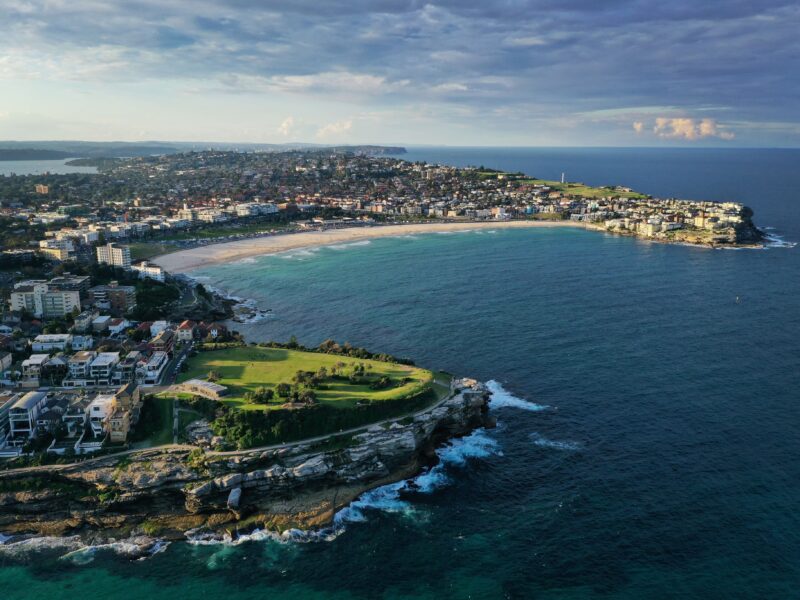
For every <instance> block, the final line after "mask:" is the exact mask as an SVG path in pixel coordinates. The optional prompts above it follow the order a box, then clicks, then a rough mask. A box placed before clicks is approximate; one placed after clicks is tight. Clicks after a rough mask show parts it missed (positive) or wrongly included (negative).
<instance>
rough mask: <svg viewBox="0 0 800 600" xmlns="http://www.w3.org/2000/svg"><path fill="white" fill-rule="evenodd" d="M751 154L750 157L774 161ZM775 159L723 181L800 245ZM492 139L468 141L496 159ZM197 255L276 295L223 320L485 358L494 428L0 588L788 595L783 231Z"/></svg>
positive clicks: (262, 331)
mask: <svg viewBox="0 0 800 600" xmlns="http://www.w3.org/2000/svg"><path fill="white" fill-rule="evenodd" d="M464 152H469V151H464ZM668 154H669V153H668ZM751 154H752V156H751V159H750V160H749V161H748V162H747V164H751V165H755V166H754V167H753V168H757V167H758V165H759V164H767V163H769V164H772V163H771V162H770V161H767V160H766V159H765V158H764V157H763V155H762V154H760V153H759V152H752V151H751ZM784 156H785V160H784V162H783V163H781V164H782V165H783V166H782V167H781V168H782V169H783V170H782V171H781V168H779V167H776V166H774V165H772V166H771V167H770V168H771V169H772V170H773V171H774V172H777V173H782V174H780V175H775V174H774V173H773V174H772V175H771V176H770V177H764V178H763V179H761V180H760V184H759V186H758V187H752V186H751V187H746V186H740V187H739V189H738V191H737V196H736V198H735V199H739V200H742V201H745V202H746V203H748V204H750V205H752V206H754V208H755V209H756V216H757V221H758V223H759V224H761V225H768V226H774V227H776V228H777V229H775V230H773V231H774V232H775V233H778V234H780V235H783V236H784V238H785V239H786V240H788V241H798V240H800V219H798V218H797V215H798V198H797V196H796V192H794V191H791V190H797V189H800V185H798V184H800V175H797V174H795V171H794V170H793V164H796V163H797V158H798V157H800V153H795V154H791V153H788V154H786V155H784ZM731 157H733V158H731ZM460 158H461V156H460V155H458V154H457V153H456V155H454V156H453V162H455V160H458V159H460ZM646 158H647V159H648V160H652V157H646ZM491 159H492V156H489V157H488V158H484V159H483V160H481V161H480V162H482V163H484V164H487V165H493V166H494V165H497V166H501V167H506V168H514V167H513V166H506V165H505V164H502V161H503V160H504V159H503V156H502V155H497V156H495V159H496V161H497V162H493V161H492V160H491ZM578 159H580V160H584V159H585V160H587V161H589V159H586V158H585V157H583V155H581V156H579V157H578ZM578 159H575V160H578ZM733 159H735V160H733ZM529 160H530V162H531V165H532V166H533V167H535V166H536V164H538V163H537V160H538V158H537V155H535V154H533V155H531V156H530V157H529ZM609 160H610V159H609ZM674 160H678V159H674V158H670V156H669V155H668V156H665V157H664V160H663V161H661V162H660V163H658V165H660V166H659V167H658V172H657V173H655V172H654V174H653V180H654V181H658V182H660V183H659V185H663V186H668V185H669V177H668V175H666V174H664V172H662V170H661V169H666V170H667V171H669V172H670V173H672V176H673V177H674V178H675V181H676V183H675V189H678V188H681V187H683V186H686V185H687V182H686V178H687V177H688V176H689V175H688V173H689V172H691V169H689V168H688V167H687V168H686V169H682V168H680V167H679V166H676V164H675V163H674V162H670V161H674ZM679 160H683V159H682V158H681V159H679ZM770 160H776V159H774V157H773V158H772V159H770ZM782 160H783V159H782ZM759 161H761V162H759ZM589 162H591V161H589ZM611 162H612V163H613V164H617V163H616V162H615V161H611ZM636 164H638V163H635V160H634V159H633V158H631V159H629V160H628V161H627V163H626V164H625V165H622V164H617V166H616V169H617V170H616V172H614V171H613V169H612V168H611V167H607V168H608V169H609V172H611V175H617V176H619V174H620V173H622V172H623V171H625V170H628V171H630V170H632V169H633V167H632V165H633V166H635V165H636ZM667 167H669V168H668V169H667ZM647 168H649V167H648V166H647V164H646V163H642V164H641V165H640V166H639V169H640V170H639V171H637V174H638V176H640V177H644V175H643V174H642V172H643V171H646V169H647ZM742 168H743V167H741V155H739V154H736V155H727V157H726V156H722V157H720V156H718V155H716V154H712V155H710V156H709V158H708V160H707V161H706V163H705V165H704V173H703V176H702V180H701V179H699V178H698V179H697V185H698V187H699V188H704V189H705V188H706V187H711V186H712V183H713V181H714V180H715V179H717V180H719V181H721V182H722V181H726V180H727V178H729V177H734V178H739V177H745V176H746V175H747V174H746V173H745V174H742V173H741V172H740V171H741V169H742ZM687 169H688V170H687ZM525 170H527V171H529V172H536V170H535V169H534V168H528V169H525ZM541 176H543V177H548V176H551V174H549V173H547V174H545V173H542V174H541ZM751 179H752V177H751ZM587 180H588V177H587ZM639 187H641V186H639ZM785 190H790V193H786V191H785ZM659 193H665V192H659ZM793 194H794V195H793ZM676 195H678V192H676ZM681 195H683V194H681ZM196 275H197V276H198V277H199V278H201V279H202V280H204V281H207V282H208V283H210V284H212V285H215V286H217V287H220V288H223V289H225V290H228V291H230V292H231V293H233V294H236V295H239V296H242V297H245V298H252V299H254V300H256V301H257V302H258V304H259V306H260V307H261V308H270V309H272V310H273V316H272V317H271V318H269V319H266V320H263V321H260V322H257V323H253V324H249V325H237V328H239V329H240V330H241V331H242V332H243V333H245V334H246V335H247V336H248V337H249V338H251V339H254V340H255V339H258V340H262V339H270V338H274V339H286V338H288V336H289V335H292V334H294V335H297V336H298V338H299V339H300V341H301V342H305V343H309V344H312V343H316V342H319V341H321V340H322V339H324V338H326V337H333V338H336V339H337V340H340V341H345V340H347V341H350V342H351V343H354V344H358V345H364V346H367V347H370V348H376V349H380V350H386V351H389V352H392V353H395V354H399V355H407V356H412V357H414V358H415V359H416V360H417V361H418V362H419V363H421V364H425V365H427V366H431V367H434V368H439V369H446V370H449V371H453V372H456V373H459V374H464V375H471V376H474V377H477V378H480V379H483V380H493V383H492V386H493V389H494V390H495V391H496V395H495V397H496V398H497V401H496V403H495V408H493V410H494V412H495V415H496V416H497V418H498V422H499V425H498V427H497V429H495V430H491V431H481V432H478V433H476V434H473V435H472V436H470V437H469V438H466V439H465V440H462V441H460V442H458V443H457V444H456V445H455V446H453V447H452V448H449V449H445V450H444V451H442V453H441V456H442V465H441V466H440V467H438V468H437V469H436V470H435V471H433V472H431V473H428V474H426V475H424V476H423V477H422V478H421V479H420V485H421V489H420V491H418V492H407V491H398V490H396V489H394V488H385V489H382V490H379V491H378V492H376V493H374V494H370V495H369V496H367V497H366V498H363V499H362V501H361V502H360V503H359V504H358V505H357V506H355V507H354V508H353V509H351V510H349V511H347V512H346V513H345V514H344V515H342V517H341V528H340V529H339V530H338V531H337V532H336V534H335V535H334V534H330V535H326V536H324V537H322V538H319V539H317V540H316V541H311V542H308V543H299V542H291V543H281V542H276V541H272V540H269V539H263V538H262V537H261V536H255V539H252V540H250V541H244V542H242V543H240V544H238V545H211V546H199V545H189V544H177V543H173V544H172V545H170V546H169V547H168V548H166V550H165V551H163V552H161V553H159V554H156V555H154V556H152V557H150V558H148V559H146V560H143V561H130V560H129V559H127V558H125V557H124V556H120V555H118V554H115V553H114V552H111V551H107V550H98V551H96V552H94V553H80V554H78V555H73V556H70V557H67V558H63V557H62V555H63V554H64V552H63V551H56V550H49V551H42V550H38V551H31V552H21V553H16V554H14V555H8V554H0V565H2V568H0V589H3V590H10V595H8V594H7V597H9V598H24V599H28V598H72V597H74V596H75V595H76V594H87V593H90V594H92V595H95V596H99V597H111V596H112V595H113V597H114V598H118V599H127V598H130V599H141V598H148V599H154V600H155V599H161V598H171V599H175V598H189V597H191V598H197V597H200V596H202V597H205V598H209V599H216V598H348V599H349V598H419V597H422V598H587V597H589V598H601V597H602V598H606V597H609V598H665V597H686V598H689V597H691V598H763V597H776V598H789V597H796V596H797V589H798V587H800V516H798V515H800V512H798V508H800V506H799V505H800V500H799V499H800V461H798V453H799V451H800V402H798V401H799V400H800V393H799V392H798V390H800V277H799V276H800V249H797V248H785V247H784V248H770V249H767V250H708V249H699V248H691V247H682V246H670V245H662V244H654V243H647V242H643V241H637V240H634V239H631V238H622V237H613V236H607V235H604V234H599V233H594V232H587V231H582V230H555V229H541V230H524V231H523V230H500V229H498V230H496V231H481V232H465V233H456V234H428V235H421V236H412V237H405V238H394V239H380V240H374V241H371V242H369V243H360V244H350V245H347V244H345V245H341V246H337V247H329V248H321V249H316V250H306V251H294V252H289V253H285V254H282V255H277V256H270V257H261V258H257V259H247V260H244V261H240V262H238V263H234V264H230V265H221V266H215V267H212V268H207V269H204V270H202V271H198V272H197V273H196ZM737 298H738V301H737ZM4 597H5V596H4Z"/></svg>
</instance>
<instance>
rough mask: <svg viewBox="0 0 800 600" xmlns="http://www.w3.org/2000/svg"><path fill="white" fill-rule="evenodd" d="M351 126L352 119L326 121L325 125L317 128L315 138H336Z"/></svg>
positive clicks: (346, 131) (348, 130)
mask: <svg viewBox="0 0 800 600" xmlns="http://www.w3.org/2000/svg"><path fill="white" fill-rule="evenodd" d="M352 128H353V121H352V119H347V120H343V121H335V122H333V123H328V124H327V125H325V126H323V127H320V128H319V129H318V130H317V135H316V137H317V139H320V140H327V139H329V138H337V137H341V136H342V135H343V134H346V133H349V132H350V130H351V129H352Z"/></svg>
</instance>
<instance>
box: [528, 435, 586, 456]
mask: <svg viewBox="0 0 800 600" xmlns="http://www.w3.org/2000/svg"><path fill="white" fill-rule="evenodd" d="M531 439H532V440H533V443H534V444H535V445H537V446H539V447H540V448H552V449H553V450H566V451H572V452H576V451H578V450H582V449H583V446H582V445H581V444H579V443H578V442H570V441H559V440H550V439H547V438H546V437H544V436H543V435H540V434H538V433H536V432H534V433H532V434H531Z"/></svg>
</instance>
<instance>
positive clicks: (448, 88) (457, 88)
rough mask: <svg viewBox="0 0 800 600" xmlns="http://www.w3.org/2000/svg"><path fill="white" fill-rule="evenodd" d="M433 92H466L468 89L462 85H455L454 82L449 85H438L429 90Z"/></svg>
mask: <svg viewBox="0 0 800 600" xmlns="http://www.w3.org/2000/svg"><path fill="white" fill-rule="evenodd" d="M431 90H432V91H434V92H443V93H448V92H466V91H467V90H469V88H468V87H467V86H466V85H464V84H463V83H457V82H455V81H452V82H449V83H440V84H439V85H435V86H433V87H432V88H431Z"/></svg>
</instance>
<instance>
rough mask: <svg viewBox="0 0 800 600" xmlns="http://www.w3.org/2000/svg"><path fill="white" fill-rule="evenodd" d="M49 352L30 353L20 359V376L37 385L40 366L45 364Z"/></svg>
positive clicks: (40, 372)
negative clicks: (23, 358)
mask: <svg viewBox="0 0 800 600" xmlns="http://www.w3.org/2000/svg"><path fill="white" fill-rule="evenodd" d="M49 358H50V355H49V354H31V355H30V357H28V358H26V359H25V360H23V361H22V377H23V378H24V379H26V380H28V381H30V382H36V384H37V385H38V383H39V377H40V376H41V374H42V368H43V367H44V365H46V364H47V361H48V359H49Z"/></svg>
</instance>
